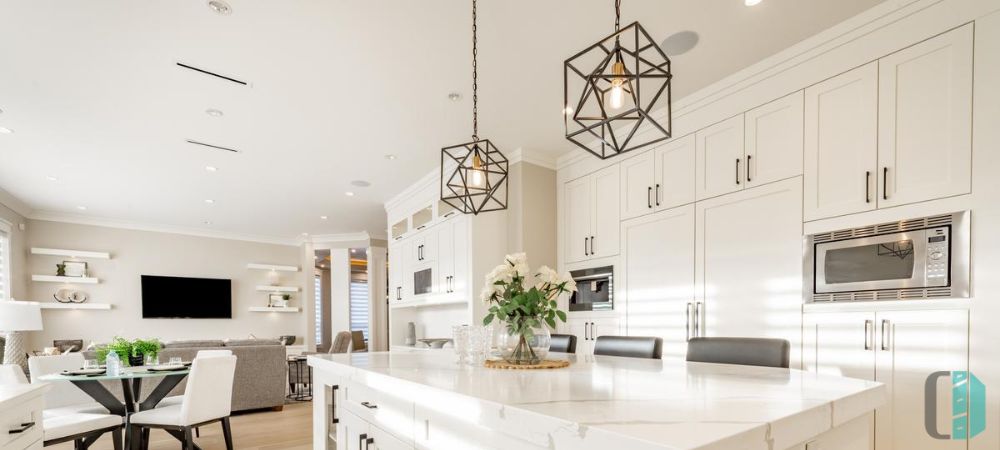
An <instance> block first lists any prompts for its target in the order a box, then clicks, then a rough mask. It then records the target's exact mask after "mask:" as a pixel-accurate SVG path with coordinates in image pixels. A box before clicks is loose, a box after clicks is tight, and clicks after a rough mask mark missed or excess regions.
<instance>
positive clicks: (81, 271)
mask: <svg viewBox="0 0 1000 450" xmlns="http://www.w3.org/2000/svg"><path fill="white" fill-rule="evenodd" d="M62 265H63V269H64V271H65V273H64V275H62V276H65V277H74V278H84V277H86V276H87V263H86V262H85V261H63V263H62ZM56 267H57V268H58V264H57V265H56Z"/></svg>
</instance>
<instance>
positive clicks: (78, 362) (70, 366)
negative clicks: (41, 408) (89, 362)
mask: <svg viewBox="0 0 1000 450" xmlns="http://www.w3.org/2000/svg"><path fill="white" fill-rule="evenodd" d="M82 367H83V354H80V353H67V354H65V355H56V356H32V357H31V358H28V370H29V371H30V372H31V384H44V383H48V384H49V385H50V388H49V391H48V392H46V393H45V414H46V415H49V416H52V415H58V414H68V413H93V414H107V413H108V409H107V408H105V407H103V406H101V404H100V403H97V402H95V401H94V399H92V398H90V396H88V395H87V394H86V393H84V392H83V391H81V390H80V388H78V387H76V386H74V385H73V384H72V383H70V382H68V381H56V382H47V381H41V380H39V379H38V378H39V377H42V376H45V375H49V374H54V373H60V372H62V371H64V370H76V369H80V368H82Z"/></svg>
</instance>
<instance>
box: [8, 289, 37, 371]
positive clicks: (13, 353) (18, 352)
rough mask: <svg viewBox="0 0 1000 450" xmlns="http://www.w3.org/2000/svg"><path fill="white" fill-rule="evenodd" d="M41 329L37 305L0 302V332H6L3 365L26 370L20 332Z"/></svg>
mask: <svg viewBox="0 0 1000 450" xmlns="http://www.w3.org/2000/svg"><path fill="white" fill-rule="evenodd" d="M41 329H42V308H41V306H40V305H39V304H38V303H35V302H13V301H10V302H0V332H7V345H6V346H4V351H3V363H4V364H17V365H19V366H21V368H22V369H24V368H26V367H27V365H28V358H27V357H26V356H25V353H24V334H23V333H21V332H22V331H39V330H41Z"/></svg>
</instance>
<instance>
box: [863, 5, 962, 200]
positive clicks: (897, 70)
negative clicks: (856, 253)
mask: <svg viewBox="0 0 1000 450" xmlns="http://www.w3.org/2000/svg"><path fill="white" fill-rule="evenodd" d="M879 171H880V173H879V176H880V177H884V178H883V179H882V181H881V183H880V184H879V189H880V190H881V196H880V197H879V207H884V206H896V205H902V204H907V203H915V202H921V201H925V200H931V199H936V198H942V197H948V196H953V195H959V194H966V193H968V192H970V191H971V183H972V173H971V172H972V25H971V24H970V25H966V26H964V27H962V28H959V29H957V30H954V31H950V32H948V33H946V34H943V35H941V36H938V37H936V38H933V39H930V40H927V41H924V42H922V43H920V44H917V45H914V46H913V47H909V48H907V49H904V50H901V51H899V52H897V53H894V54H892V55H889V56H887V57H885V58H882V59H881V60H879Z"/></svg>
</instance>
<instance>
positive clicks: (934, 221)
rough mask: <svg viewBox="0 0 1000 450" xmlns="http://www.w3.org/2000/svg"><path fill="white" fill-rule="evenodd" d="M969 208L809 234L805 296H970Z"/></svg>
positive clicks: (827, 298)
mask: <svg viewBox="0 0 1000 450" xmlns="http://www.w3.org/2000/svg"><path fill="white" fill-rule="evenodd" d="M968 216H969V213H968V212H967V211H966V212H960V213H955V214H946V215H940V216H933V217H925V218H921V219H914V220H905V221H900V222H892V223H885V224H879V225H873V226H868V227H862V228H855V229H849V230H840V231H834V232H830V233H822V234H816V235H812V236H809V237H808V238H807V241H806V257H805V261H804V262H805V264H806V277H805V279H806V286H805V287H806V292H807V293H810V294H811V295H810V297H811V298H809V299H807V300H811V301H814V302H817V301H851V300H854V301H858V300H901V299H915V298H950V297H968V296H969V262H970V260H969V253H970V248H969V217H968Z"/></svg>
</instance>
